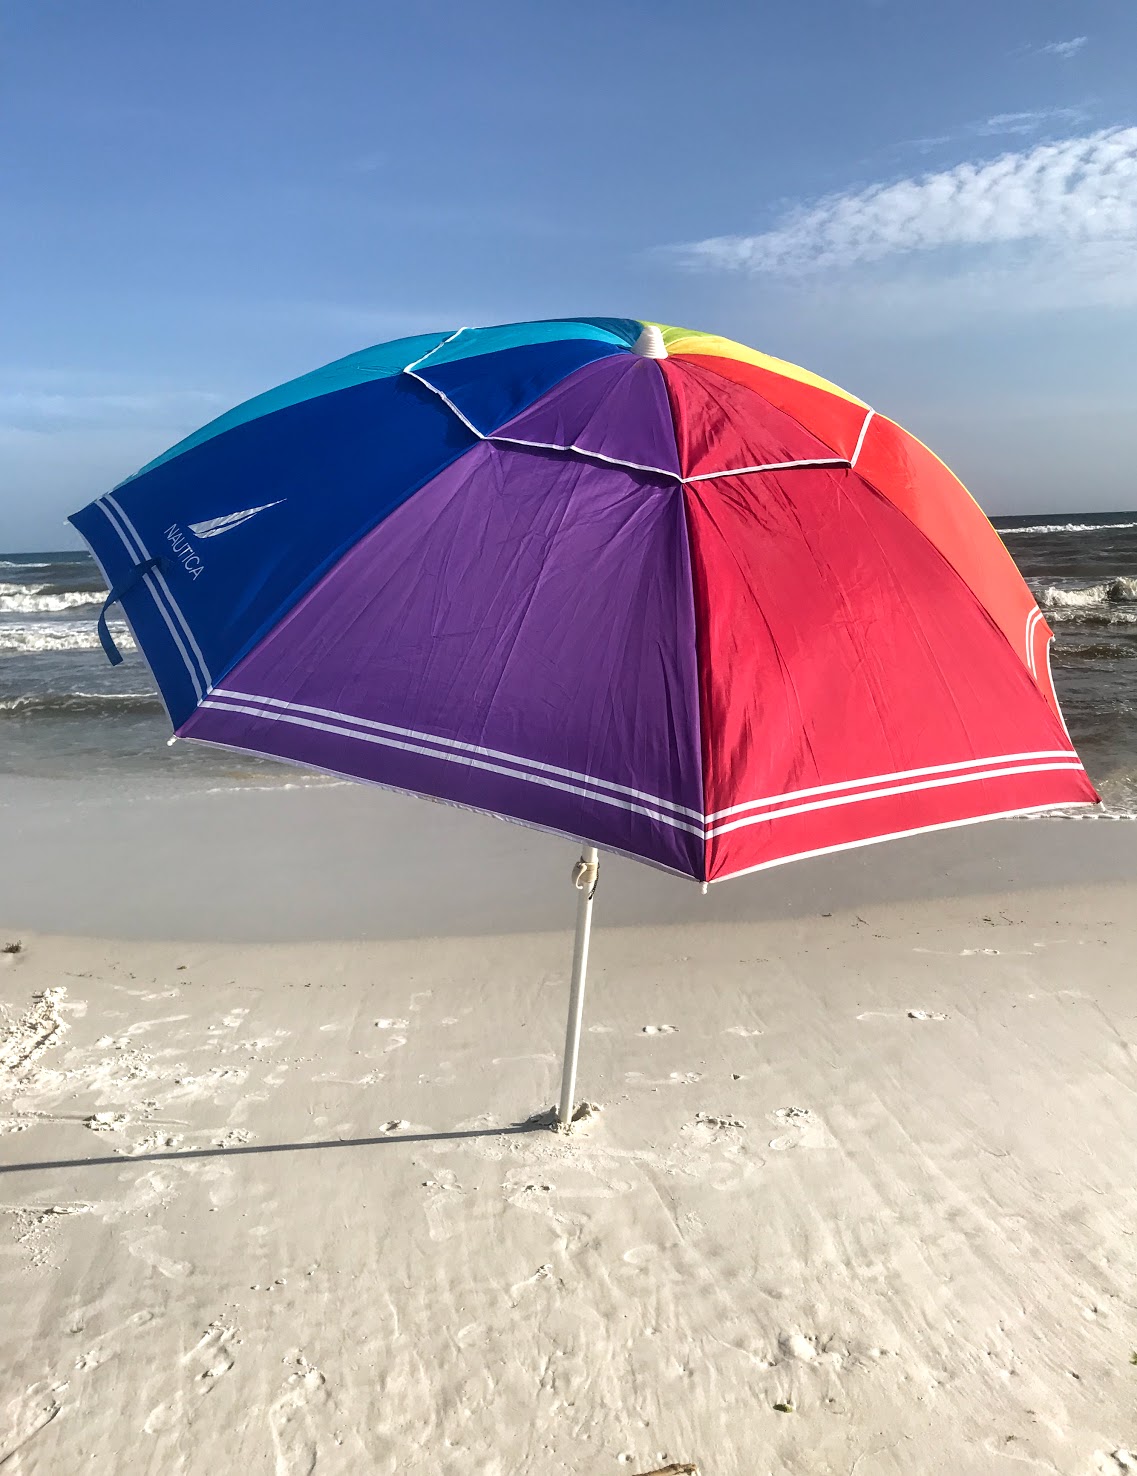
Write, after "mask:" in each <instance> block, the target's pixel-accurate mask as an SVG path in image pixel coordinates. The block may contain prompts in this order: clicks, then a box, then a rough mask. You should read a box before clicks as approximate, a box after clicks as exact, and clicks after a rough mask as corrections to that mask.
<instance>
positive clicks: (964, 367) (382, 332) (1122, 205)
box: [0, 0, 1137, 549]
mask: <svg viewBox="0 0 1137 1476" xmlns="http://www.w3.org/2000/svg"><path fill="white" fill-rule="evenodd" d="M1135 77H1137V4H1134V3H1132V0H1076V3H1075V0H1069V3H1059V0H998V3H997V4H991V3H990V0H957V3H955V4H953V5H950V6H948V5H944V4H941V3H938V0H936V3H932V0H926V3H925V0H799V3H797V4H792V5H791V4H785V3H782V4H778V5H773V4H766V3H759V0H747V3H743V0H733V3H716V0H700V3H698V4H696V3H694V0H691V3H677V0H675V3H672V0H642V3H631V0H603V3H593V0H574V3H573V4H572V5H566V4H553V3H551V0H550V3H544V0H517V3H499V0H487V3H482V4H480V5H477V6H475V5H468V4H459V3H433V4H431V3H423V4H420V5H414V6H395V5H391V4H387V3H385V0H320V3H318V4H317V3H316V0H303V3H302V0H225V3H219V0H195V3H194V4H192V5H174V4H155V3H153V0H99V3H98V4H87V3H83V0H71V3H57V0H7V3H6V4H5V5H4V7H3V10H2V11H0V221H2V227H0V324H2V325H3V326H2V331H0V547H6V548H9V549H11V548H42V547H45V546H49V547H60V546H63V545H64V544H65V543H66V542H68V541H69V540H68V535H67V533H66V532H65V531H64V530H63V528H62V526H61V522H62V518H63V517H64V515H65V514H66V513H67V512H69V511H71V510H73V509H74V508H76V507H78V506H80V505H82V504H83V503H85V502H87V501H89V500H90V499H91V498H92V497H94V496H97V495H98V494H99V493H100V492H101V491H103V490H105V489H106V487H108V486H109V485H112V484H114V483H115V482H117V481H119V480H121V478H122V477H124V476H125V475H127V474H128V473H130V472H131V471H133V470H135V469H136V468H137V467H138V466H139V465H141V464H142V463H143V462H145V461H146V460H148V459H149V458H150V457H151V456H153V455H154V454H156V453H157V452H159V451H161V450H162V449H164V448H165V447H166V446H167V445H169V444H170V443H171V442H173V441H175V440H177V439H178V438H179V437H180V436H181V435H183V434H185V433H186V432H187V431H189V430H191V429H193V428H194V427H195V426H197V425H199V424H201V423H202V422H204V421H206V420H209V419H211V418H212V417H213V416H214V415H215V414H217V413H219V412H220V411H221V410H223V409H225V408H226V407H227V406H229V405H231V404H233V403H235V402H237V401H239V400H242V399H244V398H247V397H248V396H249V395H251V394H254V393H256V392H257V391H259V390H261V389H264V388H266V387H267V386H269V385H271V384H273V383H276V382H278V381H280V380H282V379H286V378H289V377H291V376H293V375H295V374H298V373H302V372H304V371H305V370H307V369H310V368H313V367H315V366H316V365H317V364H319V363H322V362H324V361H326V360H328V359H331V358H334V357H336V356H338V355H340V354H343V353H346V352H348V351H349V350H351V349H353V348H358V347H361V346H363V345H364V344H367V343H372V342H376V341H379V340H382V339H385V338H392V337H397V336H400V335H402V334H407V333H411V332H415V331H419V330H422V329H426V328H436V327H438V328H441V327H456V326H458V325H459V324H461V323H471V324H478V323H492V322H500V321H507V320H510V319H516V318H529V317H540V316H564V315H569V314H572V313H588V314H597V313H613V314H618V315H622V316H633V317H641V316H642V317H651V318H657V319H660V320H663V321H665V322H673V323H681V324H684V325H687V326H691V327H697V328H705V329H711V330H715V331H718V332H723V333H726V334H728V335H730V336H731V337H734V338H738V339H741V340H743V341H745V342H748V343H752V344H754V345H755V346H757V347H759V348H763V349H766V350H768V351H770V352H774V353H777V354H780V355H782V356H784V357H787V358H790V359H793V360H795V361H797V362H799V363H803V364H806V365H808V366H809V367H810V368H812V369H815V370H817V371H818V372H820V373H822V374H825V375H827V376H828V377H830V378H832V379H835V380H836V381H837V382H838V383H842V384H845V385H846V386H847V387H848V388H850V389H852V390H853V391H855V392H856V393H858V394H859V395H861V396H862V397H864V398H866V399H868V400H869V401H870V402H871V403H872V404H873V405H874V406H875V407H876V408H877V409H879V410H881V411H883V412H885V413H887V414H890V415H893V416H895V417H896V418H898V419H900V420H901V421H903V422H904V423H905V424H906V425H908V426H909V427H910V428H911V429H912V430H913V431H915V432H916V433H917V434H918V435H920V436H921V437H922V438H923V439H925V440H926V441H928V442H929V443H930V444H931V445H932V446H933V447H934V448H935V449H936V450H937V451H939V452H940V454H941V455H943V456H944V458H945V459H946V460H947V461H948V462H949V463H950V464H951V465H952V466H953V467H954V468H955V469H956V470H957V471H958V472H959V473H960V475H962V476H963V477H964V479H965V480H966V481H967V482H968V483H969V485H970V486H971V487H972V490H973V491H974V492H975V494H976V495H977V497H978V498H979V501H980V502H981V503H982V505H983V506H984V507H986V508H987V510H988V511H990V512H996V513H997V512H1015V511H1034V510H1044V509H1052V510H1053V509H1067V508H1079V507H1080V508H1087V509H1091V508H1092V509H1106V508H1110V507H1132V506H1134V505H1135V504H1137V477H1135V476H1134V473H1133V471H1132V466H1133V455H1132V451H1131V446H1130V443H1131V441H1132V435H1133V424H1134V409H1135V407H1137V352H1135V350H1134V343H1135V341H1137V86H1135V84H1134V78H1135Z"/></svg>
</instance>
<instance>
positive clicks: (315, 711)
mask: <svg viewBox="0 0 1137 1476" xmlns="http://www.w3.org/2000/svg"><path fill="white" fill-rule="evenodd" d="M210 695H211V696H213V697H215V698H217V697H228V698H233V699H235V700H236V701H239V702H242V703H252V704H255V705H257V706H260V707H270V708H275V709H279V710H280V711H283V712H301V713H304V714H305V715H306V716H309V717H318V718H328V719H330V720H331V721H332V722H334V723H338V724H347V725H352V726H354V727H359V728H364V729H366V730H368V731H369V732H373V733H387V734H390V735H391V736H392V737H394V738H409V739H411V740H413V741H415V742H418V743H431V744H436V745H437V746H438V747H440V748H447V749H452V750H454V751H455V752H456V753H459V754H467V753H468V754H474V755H475V756H477V757H478V758H488V759H498V760H500V761H502V762H503V763H507V764H512V765H515V766H516V767H518V768H527V769H533V770H535V771H537V772H538V773H541V774H553V775H556V776H557V777H558V778H561V779H574V780H576V781H577V783H579V784H588V785H592V786H594V787H596V788H603V789H611V790H614V791H615V793H616V794H620V795H623V796H624V797H625V798H627V799H634V800H644V801H646V802H647V803H648V804H650V805H652V806H653V807H655V808H656V809H660V810H673V811H674V812H675V813H676V814H678V815H685V816H686V817H687V818H688V819H689V820H697V821H698V822H699V824H700V825H702V824H703V821H704V816H703V812H702V811H701V810H694V809H691V808H690V806H688V805H680V804H676V803H675V802H674V801H673V800H666V799H662V798H661V797H660V796H659V795H657V794H649V793H648V792H647V791H646V790H642V789H632V788H630V787H629V786H628V785H626V784H617V783H615V782H614V781H612V780H609V779H597V778H595V777H594V776H593V775H591V774H582V773H581V772H580V771H579V770H577V769H565V768H561V767H560V765H558V764H546V763H542V762H541V761H540V760H539V759H530V758H523V757H522V756H521V755H519V754H516V753H507V752H505V751H504V750H503V749H500V748H485V747H483V746H482V745H480V744H476V743H464V742H462V740H461V739H458V738H443V737H441V736H440V735H439V734H437V733H423V732H421V731H419V730H418V729H416V728H403V727H399V726H397V725H396V724H394V723H381V722H378V721H376V720H375V719H374V718H362V717H355V716H354V715H352V714H351V713H346V712H336V711H334V710H332V709H331V708H327V707H311V706H309V705H308V704H307V703H305V702H286V701H285V700H284V699H283V698H281V697H261V696H258V695H257V694H256V693H253V692H235V691H233V690H232V689H231V688H229V687H217V688H215V690H214V691H213V692H212V693H211V694H210ZM214 705H215V706H221V705H222V704H217V703H215V704H214ZM241 710H242V711H243V710H244V709H241ZM275 715H276V714H275V713H266V714H265V716H266V717H273V716H275Z"/></svg>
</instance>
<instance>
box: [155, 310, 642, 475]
mask: <svg viewBox="0 0 1137 1476" xmlns="http://www.w3.org/2000/svg"><path fill="white" fill-rule="evenodd" d="M642 327H643V324H642V323H639V322H636V321H635V320H634V319H632V318H579V319H577V318H564V319H561V320H559V321H551V322H546V323H507V324H505V325H503V326H502V327H499V328H466V329H463V330H461V332H460V336H459V337H458V338H457V339H455V338H454V330H452V329H447V330H445V331H443V332H441V333H420V334H417V335H415V336H414V337H412V338H394V339H391V340H390V341H389V342H388V343H376V344H372V345H371V347H370V348H365V349H359V350H358V351H357V352H356V353H353V354H347V355H346V356H345V357H344V358H342V359H335V360H333V361H332V363H330V364H325V365H324V366H323V367H322V368H320V369H313V370H312V371H311V373H309V374H302V375H300V377H299V378H298V379H290V380H288V381H287V382H286V383H284V384H278V385H276V386H275V387H274V388H273V389H270V390H266V391H265V393H264V394H261V395H254V396H253V398H252V399H251V400H246V401H244V403H243V404H240V405H236V406H234V408H233V409H232V410H226V412H225V413H224V415H219V416H218V417H217V418H216V419H215V420H211V421H210V422H209V424H208V425H203V426H201V427H200V429H198V430H195V431H194V432H193V433H192V435H188V436H186V437H185V439H184V440H181V441H179V442H178V443H177V444H176V445H174V446H171V447H170V448H169V450H168V451H163V452H162V454H161V456H158V457H155V459H154V460H153V461H150V462H147V464H146V465H145V466H144V467H142V468H141V470H140V471H137V472H135V473H134V476H139V477H140V476H142V475H144V473H146V472H148V471H153V469H154V468H155V467H156V466H161V464H162V463H163V462H164V461H171V460H172V459H173V458H174V457H175V456H181V455H182V453H183V452H185V451H191V450H192V449H193V448H194V447H195V446H200V445H201V444H202V443H203V442H204V441H209V440H212V439H213V437H214V436H219V435H222V434H223V433H224V432H225V431H227V430H232V429H233V427H234V426H238V425H244V424H245V423H246V422H247V421H250V420H256V419H257V417H258V416H261V415H271V414H273V413H274V412H275V411H277V410H284V409H287V408H288V406H290V405H297V404H299V403H300V402H301V401H302V400H309V399H313V398H314V397H316V396H317V395H330V394H334V393H335V392H336V391H337V390H341V389H350V388H351V387H352V386H353V385H356V384H366V383H368V382H369V381H370V380H373V379H383V378H387V377H388V376H390V375H392V374H398V373H400V372H401V371H402V370H403V369H405V368H406V367H407V365H408V364H413V363H415V362H416V361H417V360H419V359H421V358H423V357H424V356H425V355H427V354H430V353H431V352H432V351H433V350H435V349H437V348H438V347H439V345H441V344H444V343H449V340H454V342H453V343H452V344H450V345H449V347H448V349H447V355H446V357H447V359H452V358H464V357H466V355H468V354H473V353H478V354H484V353H489V352H490V351H491V350H492V349H494V348H511V347H516V346H517V345H518V344H523V343H528V344H532V343H551V342H556V341H557V340H559V339H563V338H591V339H595V340H597V341H599V342H602V343H611V344H615V345H617V346H622V347H626V348H630V347H631V345H632V344H633V343H635V341H636V339H637V338H638V337H639V334H640V330H641V329H642ZM445 361H446V360H443V362H445ZM127 480H128V481H132V480H133V477H128V478H127Z"/></svg>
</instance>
